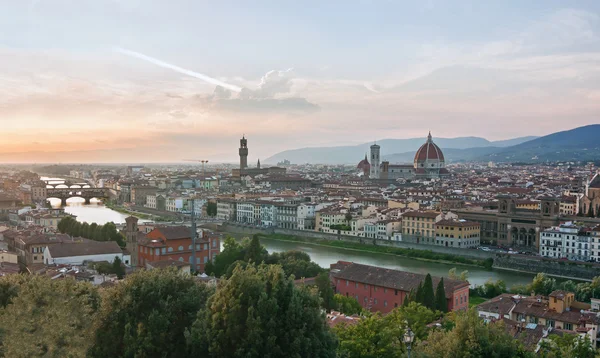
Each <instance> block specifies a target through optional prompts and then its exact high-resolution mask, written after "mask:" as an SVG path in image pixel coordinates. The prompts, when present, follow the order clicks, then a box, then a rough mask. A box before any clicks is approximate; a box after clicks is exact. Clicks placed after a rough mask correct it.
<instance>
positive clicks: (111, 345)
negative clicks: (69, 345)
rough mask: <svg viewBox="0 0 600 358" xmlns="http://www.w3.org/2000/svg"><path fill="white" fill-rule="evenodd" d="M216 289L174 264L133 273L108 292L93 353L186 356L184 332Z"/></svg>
mask: <svg viewBox="0 0 600 358" xmlns="http://www.w3.org/2000/svg"><path fill="white" fill-rule="evenodd" d="M211 293H212V290H211V289H210V288H208V287H207V286H205V285H203V284H198V283H196V282H195V280H194V279H193V278H192V277H191V276H189V275H182V274H181V273H180V272H179V271H177V270H175V269H173V268H171V269H168V270H159V269H154V270H149V271H139V272H136V273H134V274H132V275H129V276H127V279H126V280H124V281H122V282H120V283H119V284H118V285H116V286H114V287H111V288H108V289H107V290H106V292H105V293H104V299H103V300H102V306H101V308H100V312H99V316H98V319H97V321H96V324H95V326H94V329H95V332H96V334H95V337H94V341H93V343H94V344H93V347H92V348H91V349H90V351H89V356H90V357H183V356H186V345H185V335H184V332H185V330H186V329H187V328H189V327H190V326H191V325H192V323H193V322H194V320H195V319H196V314H197V312H198V311H199V310H200V309H201V308H203V307H204V305H205V304H206V300H207V299H208V296H209V295H210V294H211Z"/></svg>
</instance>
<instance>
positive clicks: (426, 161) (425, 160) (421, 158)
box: [415, 132, 444, 169]
mask: <svg viewBox="0 0 600 358" xmlns="http://www.w3.org/2000/svg"><path fill="white" fill-rule="evenodd" d="M443 166H444V153H442V150H441V149H440V147H438V146H437V145H436V144H435V143H433V140H432V139H431V132H430V133H429V135H428V136H427V142H425V144H423V145H422V146H421V148H419V150H417V153H416V154H415V168H426V169H429V168H441V167H443Z"/></svg>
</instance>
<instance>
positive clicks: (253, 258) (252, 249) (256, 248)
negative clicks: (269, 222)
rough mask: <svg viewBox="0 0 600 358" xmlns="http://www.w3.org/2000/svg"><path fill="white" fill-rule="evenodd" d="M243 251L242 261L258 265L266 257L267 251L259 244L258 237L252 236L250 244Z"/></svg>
mask: <svg viewBox="0 0 600 358" xmlns="http://www.w3.org/2000/svg"><path fill="white" fill-rule="evenodd" d="M245 251H246V254H245V256H244V260H245V261H247V262H254V263H258V264H260V263H261V262H263V261H264V260H265V259H266V258H267V256H268V253H267V250H266V249H265V247H264V246H262V245H261V244H260V239H259V236H258V235H254V236H252V240H250V244H249V245H248V246H247V247H246V250H245Z"/></svg>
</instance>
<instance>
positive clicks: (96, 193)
mask: <svg viewBox="0 0 600 358" xmlns="http://www.w3.org/2000/svg"><path fill="white" fill-rule="evenodd" d="M46 193H47V194H46V198H47V199H48V198H57V199H60V200H61V202H62V205H67V199H69V198H76V197H77V198H83V199H85V203H86V204H89V203H90V199H92V198H96V199H103V200H106V199H109V197H110V196H109V192H108V189H107V188H48V189H46Z"/></svg>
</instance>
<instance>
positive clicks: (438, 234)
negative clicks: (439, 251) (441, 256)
mask: <svg viewBox="0 0 600 358" xmlns="http://www.w3.org/2000/svg"><path fill="white" fill-rule="evenodd" d="M480 236H481V228H480V226H479V223H477V222H474V221H465V220H440V221H438V222H437V223H435V244H436V245H439V246H446V247H457V248H463V249H464V248H468V249H470V248H475V247H478V246H479V241H480Z"/></svg>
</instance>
